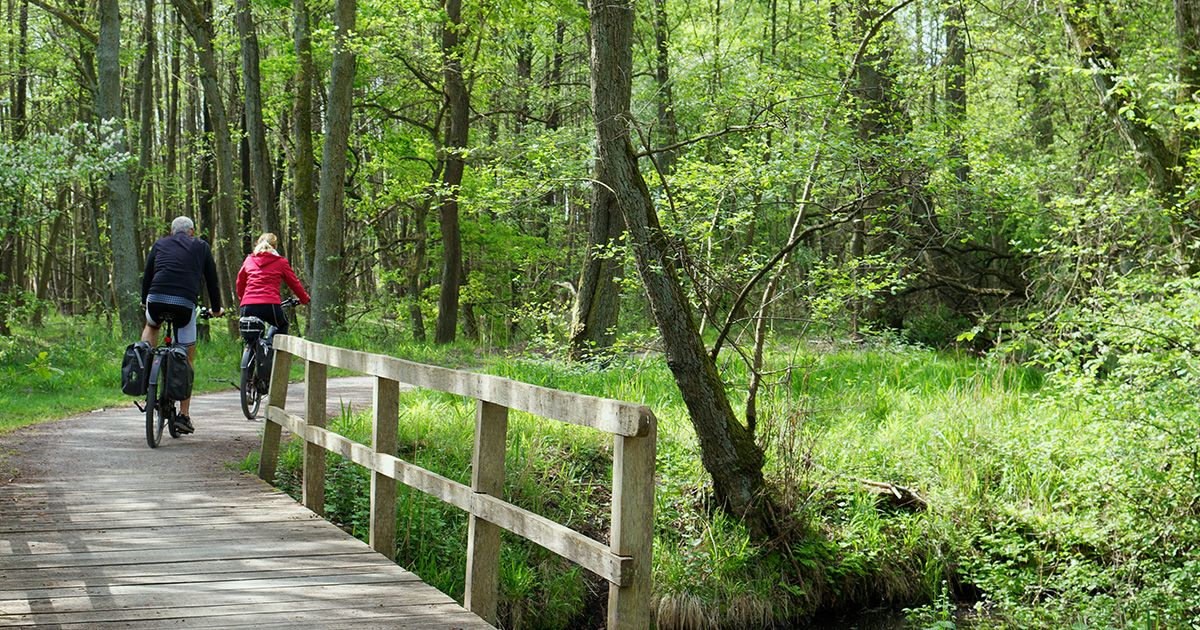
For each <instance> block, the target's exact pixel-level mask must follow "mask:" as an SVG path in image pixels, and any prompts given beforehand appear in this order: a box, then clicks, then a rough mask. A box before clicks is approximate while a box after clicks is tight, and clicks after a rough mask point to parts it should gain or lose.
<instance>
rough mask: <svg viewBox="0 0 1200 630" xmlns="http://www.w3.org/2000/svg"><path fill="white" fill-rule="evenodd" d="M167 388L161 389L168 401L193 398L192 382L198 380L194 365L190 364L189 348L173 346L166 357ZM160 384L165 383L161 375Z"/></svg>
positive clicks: (160, 374)
mask: <svg viewBox="0 0 1200 630" xmlns="http://www.w3.org/2000/svg"><path fill="white" fill-rule="evenodd" d="M166 363H167V366H166V375H167V378H166V383H167V385H166V387H162V388H160V389H161V390H162V392H163V393H164V394H165V395H166V397H167V400H187V399H188V398H191V397H192V381H193V380H195V378H196V373H195V371H193V370H192V364H191V363H188V349H187V346H183V345H178V344H172V345H171V347H170V349H168V350H167V356H166ZM158 382H159V383H162V382H163V378H162V373H161V372H160V373H159V379H158Z"/></svg>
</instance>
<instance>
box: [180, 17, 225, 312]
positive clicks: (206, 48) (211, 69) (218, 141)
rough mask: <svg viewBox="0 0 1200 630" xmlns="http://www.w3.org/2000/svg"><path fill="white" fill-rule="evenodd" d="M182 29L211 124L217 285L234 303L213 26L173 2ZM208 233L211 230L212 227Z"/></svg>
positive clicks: (221, 107) (221, 109)
mask: <svg viewBox="0 0 1200 630" xmlns="http://www.w3.org/2000/svg"><path fill="white" fill-rule="evenodd" d="M172 2H173V3H174V6H175V10H176V11H178V12H179V16H180V18H182V19H183V25H184V27H185V28H187V30H188V33H189V34H191V36H192V41H194V42H195V44H196V54H197V55H198V56H199V59H200V83H201V85H203V86H204V102H205V105H206V109H207V111H208V114H209V117H210V119H211V123H212V132H213V144H214V148H215V150H216V151H215V153H216V166H217V190H216V195H217V222H218V229H217V230H215V231H213V235H214V239H213V251H214V252H215V253H216V255H217V260H218V265H219V266H218V270H219V272H220V282H221V284H222V288H223V289H224V291H225V296H226V301H227V302H229V303H233V301H232V299H229V298H232V297H233V280H234V278H235V277H237V269H238V267H239V266H241V262H242V256H241V251H239V250H240V247H239V241H238V237H237V235H238V215H237V208H236V206H237V204H236V200H235V197H234V194H235V192H234V190H235V189H234V186H233V168H234V167H233V143H232V141H231V140H230V137H229V115H228V113H227V110H226V109H225V101H224V100H223V98H222V96H221V84H220V75H219V74H218V73H217V59H216V55H215V53H214V51H213V43H212V42H213V31H212V23H211V20H210V19H209V17H208V16H206V15H205V14H203V13H202V12H201V11H200V8H199V7H198V6H196V4H195V3H194V2H193V0H172ZM208 229H212V228H211V226H210V227H209V228H208Z"/></svg>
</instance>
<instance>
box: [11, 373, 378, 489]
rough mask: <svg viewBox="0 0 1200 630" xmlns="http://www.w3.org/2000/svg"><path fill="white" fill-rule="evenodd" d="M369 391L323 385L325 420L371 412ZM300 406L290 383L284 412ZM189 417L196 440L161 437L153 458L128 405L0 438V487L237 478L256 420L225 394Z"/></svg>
mask: <svg viewBox="0 0 1200 630" xmlns="http://www.w3.org/2000/svg"><path fill="white" fill-rule="evenodd" d="M373 383H374V379H373V378H371V377H350V378H335V379H330V380H329V386H328V391H329V393H328V400H329V412H330V414H333V415H336V414H337V413H340V410H341V406H342V405H344V404H347V403H348V404H350V405H351V406H352V407H353V408H356V409H357V408H363V407H370V405H371V393H372V387H373ZM303 400H304V383H303V382H300V383H292V384H291V385H290V386H289V387H288V402H287V406H288V407H289V408H291V409H303V405H304V403H303ZM191 411H192V423H193V424H194V425H195V427H196V432H195V433H193V434H191V435H185V436H182V437H180V438H179V439H171V438H170V437H168V436H167V435H166V434H165V433H164V435H163V441H162V444H161V445H160V446H159V447H158V448H156V449H153V450H152V449H150V447H148V446H147V445H146V430H145V416H144V415H143V414H142V413H141V412H139V411H138V409H137V407H135V406H134V405H133V403H132V402H130V404H129V405H128V406H124V407H114V408H107V409H100V410H96V411H93V412H91V413H83V414H79V415H75V416H71V417H69V418H64V419H62V420H55V421H51V422H44V423H40V424H35V425H32V426H28V427H24V428H21V429H18V430H16V431H14V432H12V433H8V434H6V435H2V436H0V486H2V485H4V484H8V483H11V482H13V481H37V480H43V479H49V480H52V479H55V478H74V477H79V476H82V475H88V474H95V475H105V476H109V475H118V474H121V473H122V472H130V473H137V474H139V475H141V474H146V473H155V472H161V473H163V474H171V473H195V474H197V475H205V476H209V475H212V474H215V473H219V472H222V471H224V472H225V473H227V474H228V475H230V476H236V475H237V472H236V470H235V468H236V464H237V463H238V462H241V461H242V460H243V459H245V457H246V455H247V454H249V453H250V452H252V451H256V450H257V449H258V447H259V441H260V439H261V436H262V420H261V419H260V420H258V421H255V422H250V421H248V420H246V418H245V417H244V416H242V410H241V407H240V405H239V402H238V393H237V391H235V390H233V389H232V388H231V389H227V390H223V391H221V392H216V393H210V394H200V395H198V396H196V397H195V398H193V399H192V409H191ZM68 453H69V455H68Z"/></svg>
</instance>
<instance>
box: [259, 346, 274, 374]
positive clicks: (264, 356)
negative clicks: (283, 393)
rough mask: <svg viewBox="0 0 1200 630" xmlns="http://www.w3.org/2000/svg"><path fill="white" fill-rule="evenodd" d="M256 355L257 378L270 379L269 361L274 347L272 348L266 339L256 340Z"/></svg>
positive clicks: (272, 355)
mask: <svg viewBox="0 0 1200 630" xmlns="http://www.w3.org/2000/svg"><path fill="white" fill-rule="evenodd" d="M255 354H256V356H257V357H258V365H257V366H256V368H255V369H256V370H257V372H258V376H259V378H261V379H263V380H264V381H269V380H271V363H272V359H273V358H274V354H275V349H274V348H272V347H271V346H270V345H269V344H268V343H267V340H266V339H261V340H259V342H258V352H257V353H255Z"/></svg>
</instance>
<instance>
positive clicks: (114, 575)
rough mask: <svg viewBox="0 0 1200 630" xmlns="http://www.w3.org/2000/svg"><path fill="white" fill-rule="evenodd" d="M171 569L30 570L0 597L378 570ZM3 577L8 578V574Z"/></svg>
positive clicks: (328, 564)
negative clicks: (90, 572)
mask: <svg viewBox="0 0 1200 630" xmlns="http://www.w3.org/2000/svg"><path fill="white" fill-rule="evenodd" d="M170 566H171V567H173V568H174V570H173V571H171V572H165V573H158V574H156V575H128V574H124V573H118V572H113V571H108V572H97V573H96V574H94V575H92V576H89V577H80V576H78V575H71V574H59V575H57V576H47V575H44V573H46V572H45V571H42V570H38V571H34V572H31V573H30V578H31V579H26V580H21V581H17V580H12V581H6V582H4V583H0V586H2V587H3V588H4V589H9V590H0V599H21V598H25V597H27V596H29V593H32V592H34V591H38V590H45V589H65V588H94V587H97V586H98V585H106V584H109V583H117V584H122V585H135V584H173V583H177V582H179V581H182V580H186V581H188V582H221V581H236V580H250V579H260V578H265V577H315V576H324V575H330V574H331V572H332V573H337V574H348V573H359V572H368V571H371V570H374V569H378V568H379V565H378V563H375V562H369V563H366V562H362V561H358V562H355V561H353V560H345V561H340V562H339V561H336V560H328V561H325V562H323V563H321V564H320V565H319V566H309V567H298V568H292V567H291V566H290V564H287V565H283V566H284V567H287V568H278V567H277V568H271V569H258V570H240V571H239V570H234V571H217V572H212V573H200V572H197V571H196V570H195V569H194V568H188V567H187V565H183V564H181V565H170ZM2 577H5V578H6V580H7V576H2ZM14 585H20V588H14Z"/></svg>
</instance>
